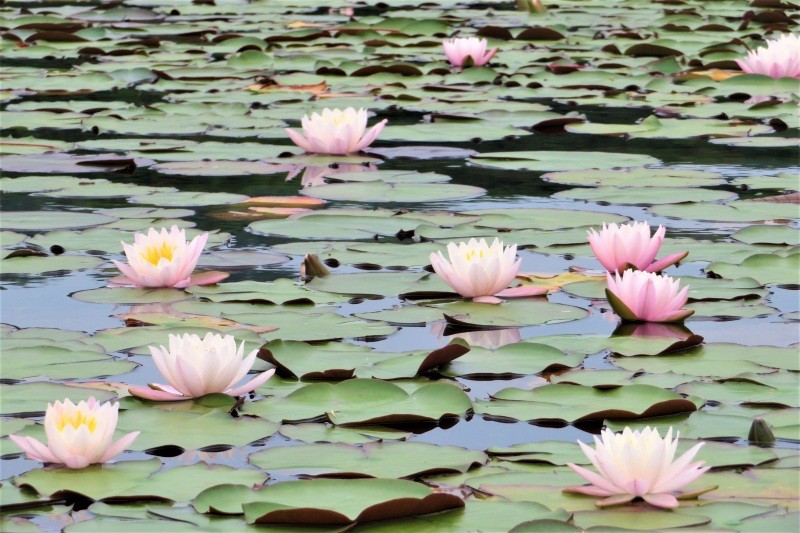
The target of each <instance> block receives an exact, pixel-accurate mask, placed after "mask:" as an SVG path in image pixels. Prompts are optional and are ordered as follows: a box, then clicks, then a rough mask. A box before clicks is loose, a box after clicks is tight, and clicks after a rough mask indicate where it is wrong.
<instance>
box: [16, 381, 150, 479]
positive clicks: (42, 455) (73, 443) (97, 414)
mask: <svg viewBox="0 0 800 533" xmlns="http://www.w3.org/2000/svg"><path fill="white" fill-rule="evenodd" d="M118 414H119V404H118V403H114V404H112V403H106V404H103V405H101V404H100V402H98V401H97V400H95V399H94V397H92V398H89V399H88V400H87V401H85V402H84V401H81V402H78V405H75V404H73V403H72V402H71V401H69V400H68V399H67V400H64V401H63V402H58V401H57V402H55V403H53V404H47V411H46V412H45V415H44V430H45V433H46V434H47V446H45V445H44V444H42V443H41V442H39V441H38V440H36V439H34V438H33V437H20V436H17V435H9V438H10V439H11V440H12V441H14V444H16V445H17V446H19V447H20V448H21V449H22V451H24V452H25V455H27V456H28V458H29V459H33V460H34V461H42V462H44V463H56V464H63V465H65V466H67V467H68V468H83V467H85V466H88V465H90V464H94V463H105V462H106V461H108V460H110V459H112V458H114V457H116V456H117V455H119V454H120V453H122V452H123V451H124V450H125V448H127V447H128V446H130V445H131V443H132V442H133V441H134V439H136V437H137V436H139V432H138V431H134V432H133V433H128V434H127V435H125V436H124V437H122V438H121V439H119V440H117V441H116V442H113V443H112V442H111V441H112V439H113V437H114V430H116V428H117V417H118Z"/></svg>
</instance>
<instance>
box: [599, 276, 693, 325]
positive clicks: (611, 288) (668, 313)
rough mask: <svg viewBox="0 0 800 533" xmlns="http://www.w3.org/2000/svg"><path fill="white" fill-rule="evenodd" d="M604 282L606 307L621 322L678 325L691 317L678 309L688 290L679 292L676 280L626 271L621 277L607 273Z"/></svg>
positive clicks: (684, 289) (691, 311)
mask: <svg viewBox="0 0 800 533" xmlns="http://www.w3.org/2000/svg"><path fill="white" fill-rule="evenodd" d="M606 281H607V283H608V288H606V296H607V297H608V303H609V304H610V305H611V308H612V309H614V312H615V313H617V315H619V317H620V318H621V319H622V320H623V321H625V322H680V321H682V320H684V319H686V318H687V317H689V316H691V315H692V314H693V313H694V311H693V310H691V309H681V307H683V305H684V304H685V303H686V300H687V296H686V295H687V293H688V292H689V286H688V285H687V286H686V287H684V288H683V289H681V288H680V280H679V279H673V278H671V277H669V276H660V275H658V274H656V273H653V272H643V271H641V270H626V271H625V272H623V273H622V275H621V276H620V274H619V273H618V272H617V273H615V274H614V276H612V275H611V273H610V272H607V273H606Z"/></svg>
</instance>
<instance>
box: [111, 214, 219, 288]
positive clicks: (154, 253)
mask: <svg viewBox="0 0 800 533" xmlns="http://www.w3.org/2000/svg"><path fill="white" fill-rule="evenodd" d="M206 240H208V233H203V234H202V235H198V236H197V237H195V238H194V239H192V242H187V241H186V232H185V231H184V230H182V229H179V228H178V226H172V228H171V229H170V230H169V231H167V229H166V228H161V231H160V232H159V231H156V229H155V228H150V229H149V230H148V232H147V234H146V235H145V234H143V233H137V234H136V235H135V236H134V242H133V244H128V243H125V242H123V243H122V248H123V249H124V250H125V257H127V258H128V264H125V263H122V262H120V261H114V264H115V265H117V268H118V269H119V270H120V272H122V273H123V274H124V276H125V278H126V279H124V280H122V282H117V281H116V280H115V281H114V283H115V284H126V283H130V284H132V285H135V286H137V287H149V288H155V287H174V288H176V289H182V288H184V287H188V286H189V285H190V284H191V280H190V277H191V275H192V272H193V271H194V269H195V267H196V266H197V261H198V260H199V259H200V254H201V253H202V251H203V246H205V245H206Z"/></svg>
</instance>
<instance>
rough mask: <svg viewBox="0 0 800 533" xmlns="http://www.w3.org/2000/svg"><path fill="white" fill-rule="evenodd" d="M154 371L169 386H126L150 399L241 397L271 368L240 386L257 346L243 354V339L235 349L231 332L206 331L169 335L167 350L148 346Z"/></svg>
mask: <svg viewBox="0 0 800 533" xmlns="http://www.w3.org/2000/svg"><path fill="white" fill-rule="evenodd" d="M149 348H150V353H151V354H152V356H153V362H154V363H155V364H156V367H157V368H158V371H159V372H161V375H162V376H164V379H166V380H167V381H168V382H169V385H161V384H159V383H150V384H149V388H148V387H139V386H132V387H128V392H130V393H131V394H132V395H134V396H138V397H139V398H144V399H145V400H154V401H164V402H169V401H178V400H188V399H191V398H198V397H200V396H203V395H206V394H211V393H215V392H218V393H223V394H227V395H229V396H241V395H242V394H246V393H248V392H250V391H252V390H254V389H255V388H256V387H259V386H261V385H262V384H263V383H264V382H265V381H267V380H268V379H269V378H270V377H272V374H274V373H275V370H274V369H273V370H267V371H266V372H262V373H261V374H259V375H257V376H256V377H254V378H253V379H251V380H250V381H248V382H247V383H245V384H244V385H239V386H238V387H236V386H235V385H236V383H238V382H239V381H240V380H241V379H242V378H243V377H244V376H245V375H246V374H247V373H248V372H249V371H250V369H251V368H252V367H253V363H254V362H255V360H256V354H257V353H258V349H256V350H253V351H252V352H250V353H249V354H248V355H247V357H243V356H244V342H242V343H241V344H240V345H239V348H238V349H237V348H236V340H235V339H234V338H233V336H232V335H225V336H224V337H223V336H222V335H218V334H214V333H211V332H208V333H206V336H205V337H203V338H202V339H201V338H200V336H199V335H190V334H188V333H187V334H184V335H182V336H181V335H170V336H169V349H167V348H165V347H164V346H161V347H160V348H157V347H155V346H150V347H149Z"/></svg>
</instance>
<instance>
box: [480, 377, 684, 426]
mask: <svg viewBox="0 0 800 533" xmlns="http://www.w3.org/2000/svg"><path fill="white" fill-rule="evenodd" d="M698 406H699V403H698V402H697V401H691V400H688V399H685V398H684V397H683V396H681V395H679V394H675V393H673V392H670V391H666V390H664V389H662V388H660V387H654V386H652V385H627V386H625V387H618V388H614V389H597V388H594V387H581V386H576V385H548V386H545V387H539V388H537V389H533V390H523V389H516V388H508V389H503V390H501V391H500V392H498V393H496V394H493V395H492V400H488V401H487V400H478V401H476V402H475V412H476V413H481V414H484V415H490V416H493V417H500V418H510V419H515V420H526V421H536V422H539V423H542V422H563V423H570V422H572V423H574V422H584V421H592V420H602V419H624V420H631V419H637V418H649V417H656V416H666V415H670V414H676V413H688V412H692V411H694V410H696V409H697V408H698Z"/></svg>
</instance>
